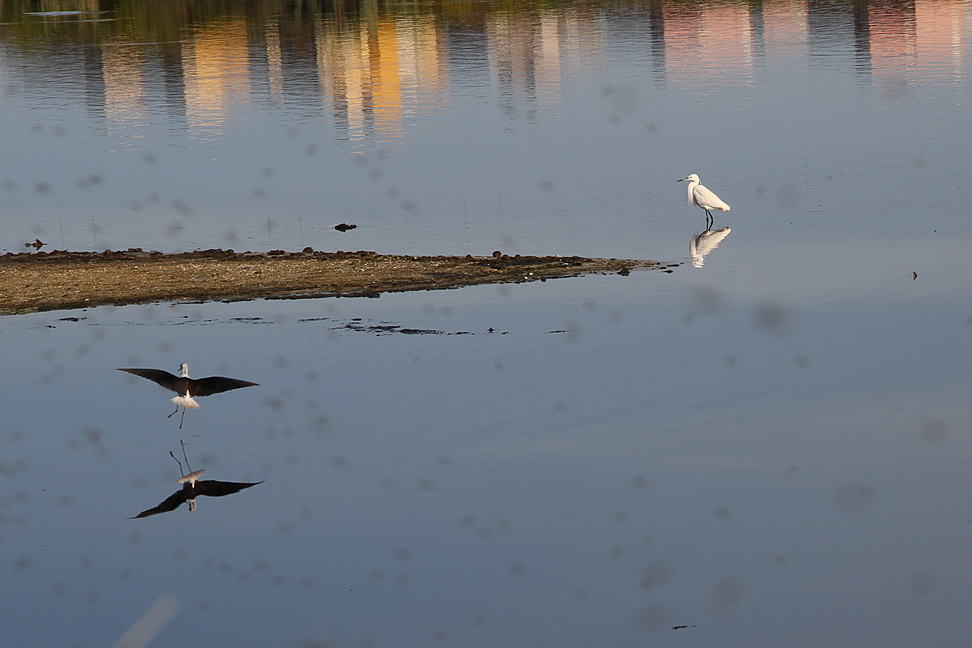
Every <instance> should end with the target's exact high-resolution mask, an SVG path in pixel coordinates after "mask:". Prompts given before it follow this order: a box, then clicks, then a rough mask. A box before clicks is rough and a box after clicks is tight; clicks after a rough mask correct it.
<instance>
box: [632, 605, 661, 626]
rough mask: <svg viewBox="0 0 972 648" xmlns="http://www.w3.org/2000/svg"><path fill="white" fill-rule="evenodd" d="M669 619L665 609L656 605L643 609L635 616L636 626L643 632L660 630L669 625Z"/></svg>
mask: <svg viewBox="0 0 972 648" xmlns="http://www.w3.org/2000/svg"><path fill="white" fill-rule="evenodd" d="M667 618H668V615H667V614H666V613H665V608H664V607H663V606H662V605H660V604H658V603H655V604H652V605H648V606H646V607H644V608H642V609H641V610H640V611H639V612H638V613H637V614H636V615H635V625H637V626H638V627H639V628H640V629H642V630H647V631H651V630H658V629H659V628H661V627H663V626H665V625H667V623H666V619H667Z"/></svg>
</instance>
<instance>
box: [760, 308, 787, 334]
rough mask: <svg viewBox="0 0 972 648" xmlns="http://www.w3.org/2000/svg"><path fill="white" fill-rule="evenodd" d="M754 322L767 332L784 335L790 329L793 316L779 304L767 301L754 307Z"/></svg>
mask: <svg viewBox="0 0 972 648" xmlns="http://www.w3.org/2000/svg"><path fill="white" fill-rule="evenodd" d="M753 322H754V323H755V324H756V326H758V327H759V328H761V329H763V330H764V331H766V332H767V333H773V334H774V335H784V334H786V333H787V332H788V331H789V330H790V327H791V325H792V317H791V316H790V314H789V312H787V310H786V309H785V308H783V307H782V306H780V305H779V304H776V303H773V302H766V303H763V304H759V305H758V306H756V307H754V308H753Z"/></svg>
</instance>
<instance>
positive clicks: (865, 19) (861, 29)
mask: <svg viewBox="0 0 972 648" xmlns="http://www.w3.org/2000/svg"><path fill="white" fill-rule="evenodd" d="M868 4H869V0H854V69H855V70H856V71H857V72H858V73H859V74H864V75H867V74H870V72H871V22H870V17H869V11H868Z"/></svg>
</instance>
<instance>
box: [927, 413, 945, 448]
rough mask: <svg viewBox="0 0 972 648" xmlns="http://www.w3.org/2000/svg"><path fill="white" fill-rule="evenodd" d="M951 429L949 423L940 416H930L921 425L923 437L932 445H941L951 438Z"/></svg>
mask: <svg viewBox="0 0 972 648" xmlns="http://www.w3.org/2000/svg"><path fill="white" fill-rule="evenodd" d="M949 437H951V431H950V430H949V427H948V423H946V422H945V421H943V420H941V419H938V418H930V419H928V420H927V421H925V422H924V423H923V424H922V426H921V438H922V439H924V440H925V441H926V442H927V443H930V444H932V445H941V444H943V443H945V442H946V441H948V440H949Z"/></svg>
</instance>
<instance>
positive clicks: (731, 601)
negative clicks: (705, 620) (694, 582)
mask: <svg viewBox="0 0 972 648" xmlns="http://www.w3.org/2000/svg"><path fill="white" fill-rule="evenodd" d="M742 595H743V584H742V581H741V580H740V579H739V578H737V577H736V576H726V577H725V578H723V579H721V580H719V582H717V583H716V584H715V587H714V588H712V604H713V605H714V606H715V607H716V609H718V610H730V609H732V608H734V607H736V605H737V604H738V603H739V601H740V600H741V599H742Z"/></svg>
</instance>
